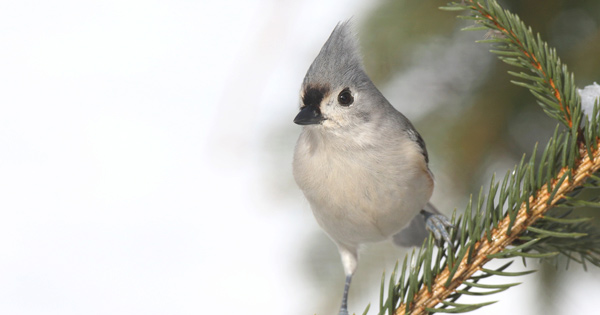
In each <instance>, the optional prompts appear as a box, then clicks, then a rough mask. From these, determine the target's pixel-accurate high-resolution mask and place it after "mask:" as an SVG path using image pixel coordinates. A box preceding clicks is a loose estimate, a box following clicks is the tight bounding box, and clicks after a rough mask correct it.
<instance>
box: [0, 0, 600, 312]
mask: <svg viewBox="0 0 600 315" xmlns="http://www.w3.org/2000/svg"><path fill="white" fill-rule="evenodd" d="M366 10H368V7H367V6H366V5H365V3H363V2H360V1H350V2H346V1H344V2H343V1H332V2H327V3H326V2H324V1H304V2H293V1H268V0H263V1H241V0H238V1H201V2H195V1H13V2H8V3H3V4H2V9H1V10H0V44H1V48H0V314H61V315H65V314H200V313H202V314H234V313H244V314H314V313H315V312H318V313H319V314H325V313H326V312H330V311H333V310H335V307H334V308H332V307H331V306H329V304H327V306H324V305H325V304H323V303H324V302H323V301H324V300H329V299H333V300H334V301H333V302H332V305H337V303H338V299H339V296H338V295H339V294H338V293H341V286H342V284H341V282H340V283H339V291H340V292H337V291H336V292H335V293H336V294H335V296H334V297H328V296H323V294H325V292H324V291H325V289H323V288H321V287H320V286H319V285H317V284H315V282H314V281H310V280H309V279H308V277H307V276H306V275H305V272H306V269H305V268H304V267H303V263H304V261H305V260H304V259H305V258H304V256H303V255H304V252H305V250H306V248H305V247H306V245H305V243H306V241H307V239H308V238H311V237H312V236H313V235H315V234H317V235H320V237H322V238H323V239H324V240H325V241H327V240H326V239H325V238H324V237H323V236H322V233H321V232H319V230H318V227H317V226H316V224H315V223H314V221H313V219H312V217H311V214H310V210H309V209H308V204H307V203H306V201H304V199H303V197H302V195H301V193H300V192H299V191H298V190H297V189H296V188H295V187H294V186H293V179H292V175H291V157H292V149H293V145H294V141H295V138H296V137H297V134H298V133H299V131H300V128H299V127H298V126H294V125H293V124H292V122H291V121H292V119H293V116H294V115H295V112H296V111H297V105H298V90H299V86H300V83H301V80H302V78H303V75H304V73H305V71H306V69H307V68H308V65H309V64H310V62H311V61H312V58H314V56H315V55H316V53H317V52H318V49H319V47H320V45H321V44H322V43H323V42H324V41H325V39H326V38H327V36H328V35H329V33H330V31H331V30H332V29H333V27H334V26H335V24H336V23H337V22H338V21H340V20H345V19H347V18H349V17H351V16H354V18H355V19H356V20H357V21H360V18H361V17H362V16H364V13H365V12H366ZM328 245H329V244H328ZM331 248H332V249H333V247H331ZM333 250H335V249H333ZM339 268H340V269H339V274H340V280H341V265H339ZM387 268H388V269H387V270H388V272H389V269H390V268H392V266H391V265H389V266H387ZM379 275H380V273H379V274H378V275H374V276H373V278H375V279H377V278H378V277H379ZM584 277H588V282H584V281H583V280H582V278H584ZM589 277H590V276H589V274H588V275H583V276H579V273H575V275H574V276H573V277H572V279H573V280H571V281H574V282H575V283H578V284H579V286H580V287H582V288H583V289H584V290H585V291H583V293H577V292H580V291H574V289H568V290H566V291H565V292H564V293H563V294H564V296H563V297H561V299H562V298H565V299H566V298H570V301H571V302H570V303H569V304H568V305H562V306H561V305H560V304H559V305H558V306H557V307H564V308H565V310H571V311H572V310H574V309H577V307H585V305H589V306H590V307H591V305H592V303H591V302H585V301H586V300H587V298H589V297H590V296H592V295H598V294H599V293H600V290H599V289H598V286H597V284H598V281H597V280H598V279H597V276H592V277H596V278H595V280H594V279H593V278H592V279H591V280H589ZM523 281H525V282H527V279H524V280H523ZM529 282H532V281H529ZM586 283H591V284H590V285H588V286H586V285H585V284H586ZM369 287H373V288H374V290H369V291H372V292H371V293H369V294H368V296H362V297H361V298H357V299H354V300H353V301H351V310H353V311H356V312H362V310H363V309H364V307H365V306H366V304H367V303H368V302H369V301H370V302H373V303H377V299H378V289H377V287H378V282H377V281H375V283H370V284H369ZM533 290H536V286H535V282H533V283H527V284H526V285H522V286H520V287H518V288H514V289H511V290H509V291H508V292H507V294H504V295H495V296H492V299H499V300H501V301H503V302H501V303H498V305H496V306H493V307H488V308H486V309H485V313H486V314H492V313H493V312H496V313H498V314H499V313H501V312H504V311H507V310H511V311H512V312H513V313H515V314H527V307H526V306H523V307H521V308H519V309H518V310H517V311H515V309H514V301H524V300H525V299H526V298H527V295H526V294H525V293H527V292H531V291H533ZM592 290H594V291H592ZM327 292H328V293H329V291H327ZM536 294H537V293H536ZM534 296H535V294H534ZM487 300H489V299H486V300H485V301H487ZM478 301H480V302H483V301H484V300H478ZM511 301H512V302H511ZM520 303H522V302H520ZM585 303H587V304H585ZM376 310H377V309H376V307H375V306H374V307H373V308H372V311H371V314H374V313H375V312H376ZM521 311H523V312H521ZM575 313H578V312H575Z"/></svg>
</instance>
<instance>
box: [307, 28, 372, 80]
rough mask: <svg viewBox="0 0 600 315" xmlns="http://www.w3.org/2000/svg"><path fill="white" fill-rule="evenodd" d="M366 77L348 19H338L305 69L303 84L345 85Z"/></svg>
mask: <svg viewBox="0 0 600 315" xmlns="http://www.w3.org/2000/svg"><path fill="white" fill-rule="evenodd" d="M365 79H367V80H368V78H367V77H366V75H365V73H364V70H363V65H362V58H361V55H360V49H359V46H358V40H357V38H356V36H355V35H354V32H353V28H352V23H351V21H350V20H348V21H345V22H340V23H338V25H337V26H336V27H335V28H334V29H333V32H332V33H331V35H330V36H329V39H327V41H326V42H325V44H324V45H323V47H322V48H321V51H320V52H319V54H318V55H317V57H316V58H315V60H314V61H313V63H312V64H311V66H310V68H309V69H308V72H307V73H306V77H305V78H304V85H305V86H307V85H312V86H329V85H330V84H334V85H347V84H350V83H354V84H357V83H360V82H361V81H363V80H365Z"/></svg>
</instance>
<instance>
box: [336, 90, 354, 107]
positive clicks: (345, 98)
mask: <svg viewBox="0 0 600 315" xmlns="http://www.w3.org/2000/svg"><path fill="white" fill-rule="evenodd" d="M338 102H339V103H340V105H342V106H350V104H352V103H353V102H354V97H352V93H350V90H349V89H348V88H345V89H343V90H342V91H341V92H340V94H339V95H338Z"/></svg>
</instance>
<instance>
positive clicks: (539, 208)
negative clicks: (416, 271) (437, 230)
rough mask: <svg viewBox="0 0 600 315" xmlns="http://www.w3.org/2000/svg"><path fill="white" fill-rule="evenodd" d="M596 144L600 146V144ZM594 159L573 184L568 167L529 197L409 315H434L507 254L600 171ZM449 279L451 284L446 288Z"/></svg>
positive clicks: (584, 161) (585, 161) (599, 153)
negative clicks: (498, 256) (488, 265)
mask: <svg viewBox="0 0 600 315" xmlns="http://www.w3.org/2000/svg"><path fill="white" fill-rule="evenodd" d="M597 144H600V141H598V142H597ZM592 157H593V158H592V159H590V157H589V156H588V155H587V153H586V154H585V155H584V156H581V162H580V163H579V165H578V166H577V167H576V168H575V169H574V172H573V174H572V175H573V181H572V182H569V181H566V180H564V178H566V176H565V175H567V174H568V173H569V172H571V170H570V169H569V168H568V167H565V168H563V169H562V170H561V171H560V172H559V174H558V175H557V176H556V177H555V178H554V179H553V180H552V181H553V183H554V184H552V185H551V186H550V187H546V185H544V187H542V188H540V189H539V190H538V191H537V193H536V194H535V195H536V196H537V197H530V199H529V203H523V204H522V205H521V208H520V209H519V210H518V213H517V216H516V218H515V221H514V222H511V221H512V220H511V218H510V217H506V218H504V219H503V220H502V221H501V222H500V224H499V225H498V227H497V228H494V229H492V230H491V239H492V241H489V240H488V238H487V237H484V238H483V239H482V240H481V241H479V242H476V243H474V244H473V245H472V247H471V248H472V249H471V250H470V252H471V253H472V256H473V257H475V258H474V259H472V260H471V261H470V262H469V256H465V257H463V258H462V260H461V261H460V262H459V263H458V264H457V268H456V270H452V269H453V268H452V266H447V267H446V268H445V269H444V270H443V271H442V272H440V273H439V274H438V276H437V277H436V278H435V279H434V280H433V284H432V285H431V289H429V288H428V287H423V288H421V290H420V291H419V292H418V293H417V294H416V296H415V298H414V300H413V301H414V302H413V303H412V305H411V306H410V310H411V311H410V312H409V313H408V314H412V315H417V314H427V313H428V312H431V311H435V309H434V307H435V306H436V305H437V304H439V303H443V301H444V300H445V299H447V298H448V297H449V296H450V295H451V294H452V293H454V291H455V290H456V289H457V288H458V287H459V286H460V285H462V284H464V283H465V281H466V280H467V279H469V278H471V277H472V276H473V275H474V274H475V273H476V272H477V271H480V270H482V268H483V266H484V265H485V263H487V262H488V261H489V260H491V258H493V257H495V256H494V255H496V254H498V253H502V252H503V251H505V250H506V248H507V247H508V246H510V245H511V244H513V243H514V241H515V240H516V239H517V238H519V236H520V235H521V234H522V233H523V232H525V231H526V230H527V229H528V228H531V227H532V226H533V224H534V223H535V222H536V221H537V220H539V219H541V218H543V217H544V214H545V213H546V212H547V211H548V210H550V209H551V208H552V207H553V206H555V205H556V204H557V203H558V202H559V201H560V200H562V199H564V198H565V197H566V196H567V194H568V193H569V192H571V191H573V189H574V188H575V187H577V186H581V185H583V183H584V182H585V181H586V180H587V179H588V178H589V177H590V175H592V174H594V173H595V172H596V171H598V170H600V150H595V152H594V153H593V156H592ZM561 179H562V180H561ZM548 191H550V193H549V192H548ZM511 226H512V228H511V229H510V232H509V228H510V227H511ZM451 275H452V277H451ZM449 279H451V282H450V284H449V285H446V283H447V282H448V281H449ZM406 308H407V307H406V304H400V306H398V308H397V309H396V312H395V313H394V314H404V313H405V312H404V311H405V310H406Z"/></svg>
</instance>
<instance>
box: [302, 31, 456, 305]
mask: <svg viewBox="0 0 600 315" xmlns="http://www.w3.org/2000/svg"><path fill="white" fill-rule="evenodd" d="M300 96H301V100H300V112H299V113H298V115H297V116H296V118H295V119H294V122H295V123H296V124H298V125H303V126H304V128H303V130H302V133H301V134H300V138H299V139H298V143H297V144H296V149H295V153H294V163H293V168H294V178H295V179H296V183H297V184H298V186H299V187H300V188H301V189H302V191H303V192H304V195H305V196H306V199H308V201H309V203H310V206H311V208H312V211H313V214H314V216H315V218H316V219H317V222H318V223H319V225H320V226H321V227H322V228H323V229H324V230H325V232H327V234H328V235H329V236H330V238H331V239H332V240H333V241H334V242H335V243H336V245H337V247H338V249H339V252H340V256H341V260H342V264H343V266H344V272H345V274H346V283H345V286H344V294H343V299H342V305H341V308H340V315H342V314H343V315H346V314H348V309H347V299H348V290H349V288H350V282H351V280H352V275H353V274H354V271H355V270H356V267H357V264H358V253H357V250H358V247H359V246H360V245H361V244H363V243H367V242H377V241H382V240H386V239H390V238H392V239H393V241H394V243H396V244H398V245H403V246H410V245H421V244H422V242H423V240H424V239H425V238H426V237H427V231H426V229H428V230H430V231H432V232H433V233H434V236H435V237H436V239H437V240H438V241H439V240H441V239H442V238H443V239H444V240H446V241H447V242H448V243H450V238H449V235H448V233H447V231H446V227H451V224H450V222H449V221H448V219H447V218H446V217H444V216H443V215H441V214H440V213H439V212H437V210H435V208H433V206H432V205H431V204H430V203H429V198H430V197H431V194H432V192H433V176H432V174H431V171H430V170H429V166H428V162H429V158H428V155H427V149H426V148H425V142H424V141H423V139H422V138H421V136H420V135H419V133H418V132H417V131H416V130H415V128H414V127H413V125H412V124H411V122H410V121H409V120H408V119H407V118H406V117H404V115H402V114H401V113H400V112H398V111H397V110H396V109H394V107H392V105H390V103H389V102H388V101H387V100H386V99H385V97H383V95H382V94H381V92H379V90H378V89H377V88H376V87H375V85H374V84H373V82H371V80H370V79H369V77H368V76H367V74H366V73H365V71H364V69H363V66H362V60H361V57H360V53H359V48H358V43H357V40H356V38H355V37H354V35H353V34H352V30H351V25H350V22H344V23H340V24H338V25H337V26H336V27H335V29H334V30H333V32H332V33H331V35H330V37H329V39H328V40H327V42H325V45H323V48H321V51H320V52H319V54H318V56H317V57H316V58H315V60H314V61H313V63H312V64H311V66H310V68H309V69H308V72H307V73H306V76H305V78H304V82H303V83H302V89H301V95H300ZM419 212H421V215H419Z"/></svg>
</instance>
